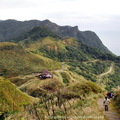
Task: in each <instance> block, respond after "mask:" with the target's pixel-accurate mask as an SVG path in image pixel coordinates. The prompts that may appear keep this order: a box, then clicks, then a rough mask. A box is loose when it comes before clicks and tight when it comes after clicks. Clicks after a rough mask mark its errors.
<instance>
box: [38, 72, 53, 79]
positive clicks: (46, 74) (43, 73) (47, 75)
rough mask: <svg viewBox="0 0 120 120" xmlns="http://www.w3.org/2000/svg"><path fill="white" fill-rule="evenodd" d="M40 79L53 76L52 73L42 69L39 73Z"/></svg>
mask: <svg viewBox="0 0 120 120" xmlns="http://www.w3.org/2000/svg"><path fill="white" fill-rule="evenodd" d="M39 78H40V79H46V78H53V74H52V73H51V72H49V71H47V70H42V72H40V75H39Z"/></svg>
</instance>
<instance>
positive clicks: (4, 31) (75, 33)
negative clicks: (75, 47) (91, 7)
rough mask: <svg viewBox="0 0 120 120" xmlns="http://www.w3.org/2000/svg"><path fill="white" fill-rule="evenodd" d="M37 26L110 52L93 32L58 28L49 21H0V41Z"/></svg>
mask: <svg viewBox="0 0 120 120" xmlns="http://www.w3.org/2000/svg"><path fill="white" fill-rule="evenodd" d="M37 26H45V27H46V28H48V29H49V30H51V31H53V32H54V33H56V34H58V35H60V36H61V37H63V38H66V37H72V38H76V39H78V41H81V42H83V43H85V44H86V45H88V46H91V47H95V48H97V49H99V50H101V51H103V52H110V51H109V50H108V49H107V48H106V47H105V46H104V45H103V44H102V41H101V40H100V39H99V37H98V36H97V35H96V34H95V33H94V32H92V31H80V30H79V29H78V26H74V27H71V26H59V25H57V24H55V23H52V22H51V21H49V20H44V21H39V20H30V21H23V22H22V21H17V20H5V21H0V41H9V40H10V39H14V38H16V37H18V36H20V35H22V34H24V33H25V32H28V31H30V30H31V29H32V28H34V27H37Z"/></svg>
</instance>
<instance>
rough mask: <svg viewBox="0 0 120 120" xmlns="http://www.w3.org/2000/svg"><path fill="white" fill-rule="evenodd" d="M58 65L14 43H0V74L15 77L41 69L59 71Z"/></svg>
mask: <svg viewBox="0 0 120 120" xmlns="http://www.w3.org/2000/svg"><path fill="white" fill-rule="evenodd" d="M60 66H61V65H60V63H59V62H56V61H53V60H51V59H49V58H45V57H43V56H40V55H37V54H33V53H31V52H29V51H27V50H25V49H24V48H23V47H22V46H20V45H17V44H14V43H6V42H2V43H0V74H1V75H4V76H17V75H21V74H30V73H34V72H40V71H41V70H42V69H49V70H53V69H59V68H60Z"/></svg>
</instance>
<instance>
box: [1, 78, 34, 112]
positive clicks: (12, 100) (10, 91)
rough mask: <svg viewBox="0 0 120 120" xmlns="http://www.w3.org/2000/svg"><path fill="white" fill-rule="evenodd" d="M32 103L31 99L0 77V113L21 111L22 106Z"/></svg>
mask: <svg viewBox="0 0 120 120" xmlns="http://www.w3.org/2000/svg"><path fill="white" fill-rule="evenodd" d="M32 102H33V100H32V97H29V96H28V95H26V94H24V93H22V92H21V91H20V90H18V89H17V88H16V87H15V85H13V84H12V83H11V82H10V81H9V80H7V79H4V78H2V77H0V112H10V111H16V110H21V109H22V107H21V106H22V105H23V104H31V103H32Z"/></svg>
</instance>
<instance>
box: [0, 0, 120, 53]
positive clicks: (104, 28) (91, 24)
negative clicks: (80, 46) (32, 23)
mask: <svg viewBox="0 0 120 120" xmlns="http://www.w3.org/2000/svg"><path fill="white" fill-rule="evenodd" d="M119 5H120V1H119V0H0V19H2V20H5V19H17V20H30V19H38V20H44V19H49V20H51V21H52V22H55V23H57V24H58V25H72V26H75V25H78V26H79V29H80V30H92V31H95V32H96V33H97V34H98V35H100V38H101V39H102V41H103V43H105V45H106V46H108V47H109V48H110V49H111V50H113V51H114V49H116V48H118V47H117V46H120V43H119V38H120V33H119V31H120V22H119V21H120V7H119ZM112 33H114V34H112ZM115 33H116V34H115ZM110 41H111V42H110ZM113 41H118V42H117V43H118V44H114V43H115V42H113ZM110 43H112V45H110ZM119 51H120V50H119ZM119 51H118V52H116V51H115V53H116V54H119V55H120V52H119Z"/></svg>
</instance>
